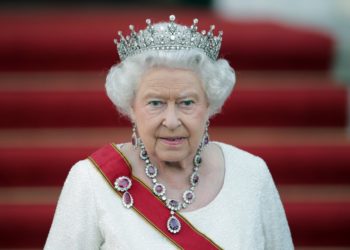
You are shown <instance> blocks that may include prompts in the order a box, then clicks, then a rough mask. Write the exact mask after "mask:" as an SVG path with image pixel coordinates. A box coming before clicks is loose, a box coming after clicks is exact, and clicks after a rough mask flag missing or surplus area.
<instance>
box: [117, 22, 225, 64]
mask: <svg viewBox="0 0 350 250" xmlns="http://www.w3.org/2000/svg"><path fill="white" fill-rule="evenodd" d="M146 24H147V27H146V28H145V29H144V30H140V31H139V32H136V31H135V28H134V26H133V25H130V26H129V28H130V31H131V32H130V35H128V36H126V37H124V36H123V34H122V32H121V31H119V32H118V35H119V36H120V39H119V42H118V40H117V39H114V43H115V44H116V46H117V50H118V54H119V57H120V60H121V61H123V60H125V58H127V57H128V56H132V55H135V54H139V53H141V52H143V51H146V50H184V49H195V48H197V49H201V50H203V51H204V52H205V53H206V54H207V56H208V57H209V58H211V59H212V60H216V59H217V57H218V55H219V50H220V47H221V41H222V34H223V32H222V31H220V32H219V34H218V36H214V33H213V31H214V29H215V26H214V25H211V26H210V29H209V30H208V32H207V31H205V30H203V31H201V32H198V31H197V30H198V26H197V24H198V19H193V24H192V25H191V26H190V27H187V26H180V25H177V24H176V23H175V16H174V15H171V16H169V23H167V26H166V28H164V27H163V26H161V27H160V28H158V29H156V28H155V27H154V26H153V24H152V22H151V20H150V19H147V20H146Z"/></svg>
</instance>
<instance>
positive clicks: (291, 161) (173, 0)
mask: <svg viewBox="0 0 350 250" xmlns="http://www.w3.org/2000/svg"><path fill="white" fill-rule="evenodd" d="M170 14H175V15H176V18H177V22H179V23H183V24H187V25H189V24H190V23H191V22H192V19H193V18H198V19H199V28H200V29H206V30H207V29H208V28H209V26H210V24H215V25H216V30H217V31H218V30H223V31H224V37H223V44H222V50H221V57H224V58H226V59H227V60H229V61H230V64H231V65H232V66H233V67H234V68H235V70H236V74H237V83H236V87H235V90H234V92H233V94H232V96H231V97H230V98H229V100H228V101H227V103H226V104H225V106H224V109H223V112H222V113H221V114H220V115H218V116H216V117H215V118H214V119H213V121H212V122H211V127H210V130H209V132H210V135H211V139H212V140H218V141H223V142H226V143H230V144H233V145H235V146H237V147H240V148H243V149H245V150H248V151H250V152H252V153H254V154H257V155H259V156H261V157H262V158H264V159H265V160H266V162H267V164H268V166H269V168H270V171H271V173H272V175H273V178H274V180H275V182H276V184H277V187H278V190H279V192H280V195H281V198H282V201H283V203H284V206H285V209H286V214H287V217H288V221H289V224H290V227H291V231H292V236H293V239H294V243H295V246H296V249H305V250H311V249H313V250H314V249H318V250H326V249H327V250H328V249H335V250H340V249H350V237H349V235H350V138H349V131H350V130H349V106H350V105H349V84H350V1H348V0H303V1H302V0H294V1H291V0H270V1H264V0H245V1H242V0H129V1H121V0H119V1H118V0H114V1H112V0H104V1H93V0H85V1H79V0H75V1H73V0H72V1H69V3H68V2H62V1H40V0H36V1H35V0H32V1H24V0H22V1H10V0H3V1H2V2H1V3H0V58H1V59H0V117H1V118H0V119H1V122H0V168H1V170H0V249H41V248H42V247H43V245H44V242H45V239H46V237H47V234H48V230H49V227H50V225H51V222H52V217H53V213H54V209H55V205H56V202H57V199H58V196H59V193H60V190H61V187H62V185H63V183H64V179H65V177H66V176H67V174H68V171H69V169H70V168H71V166H72V165H73V164H74V163H75V162H76V161H78V160H80V159H84V158H86V157H87V156H89V154H90V153H92V152H93V151H94V150H95V149H97V148H99V147H101V146H102V145H104V144H106V143H110V142H116V143H121V142H125V141H129V140H130V137H131V128H130V124H129V122H128V121H126V120H124V119H123V118H121V117H119V115H118V114H117V113H116V111H115V109H114V107H113V105H112V103H111V102H110V101H109V100H108V99H107V97H106V95H105V92H104V82H105V77H106V74H107V72H108V70H109V68H110V67H111V66H112V65H113V64H115V63H116V62H118V60H119V58H118V55H117V52H116V48H115V45H114V43H113V39H114V38H115V37H117V31H118V30H122V31H123V33H128V26H129V24H134V25H135V27H136V29H143V28H144V27H145V19H146V18H151V19H152V20H153V22H157V21H162V20H165V21H166V20H168V17H169V15H170Z"/></svg>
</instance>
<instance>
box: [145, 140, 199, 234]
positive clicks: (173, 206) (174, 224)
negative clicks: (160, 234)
mask: <svg viewBox="0 0 350 250" xmlns="http://www.w3.org/2000/svg"><path fill="white" fill-rule="evenodd" d="M140 148H141V151H140V158H141V159H142V160H143V161H144V162H145V173H146V175H147V176H148V177H149V178H150V179H151V181H152V184H153V188H152V189H153V193H154V194H155V195H156V196H158V197H159V198H160V199H161V200H162V201H163V202H164V203H165V205H166V207H167V208H168V209H169V210H170V217H169V219H168V221H167V228H168V231H169V232H171V233H173V234H176V233H178V232H180V230H181V222H180V221H179V219H178V218H176V216H175V212H176V211H180V210H181V209H183V208H186V207H187V206H188V205H189V204H191V203H192V202H193V201H194V199H195V194H194V189H195V187H196V186H197V184H198V182H199V175H198V170H199V167H200V164H201V163H202V158H201V156H200V154H201V152H202V149H203V147H202V146H199V148H198V150H197V152H196V154H195V156H194V158H193V172H192V174H191V176H190V188H189V189H187V190H186V191H185V192H183V195H182V199H183V201H182V202H180V201H177V200H174V199H170V198H168V197H167V196H166V188H165V186H164V184H162V183H160V182H158V180H157V179H156V177H157V175H158V169H157V167H156V166H155V165H153V164H152V163H151V161H150V159H149V157H148V154H147V151H146V149H145V146H144V144H143V143H142V141H140Z"/></svg>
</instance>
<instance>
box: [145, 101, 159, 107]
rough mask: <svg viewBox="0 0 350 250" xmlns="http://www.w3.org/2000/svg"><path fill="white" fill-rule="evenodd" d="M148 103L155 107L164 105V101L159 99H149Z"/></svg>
mask: <svg viewBox="0 0 350 250" xmlns="http://www.w3.org/2000/svg"><path fill="white" fill-rule="evenodd" d="M148 104H149V105H151V106H153V107H159V106H160V105H162V102H161V101H158V100H152V101H149V102H148Z"/></svg>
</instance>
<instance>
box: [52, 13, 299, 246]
mask: <svg viewBox="0 0 350 250" xmlns="http://www.w3.org/2000/svg"><path fill="white" fill-rule="evenodd" d="M197 22H198V21H197V20H196V19H195V20H194V22H193V24H192V25H191V26H190V27H187V26H182V25H179V24H177V23H175V17H174V16H170V20H169V22H167V23H158V24H155V25H153V24H152V23H151V22H150V21H149V20H146V23H147V27H146V29H144V30H141V31H139V32H136V31H135V30H134V28H133V26H130V29H131V34H130V36H127V37H126V38H124V37H123V35H122V34H121V32H120V33H119V35H120V37H121V38H120V40H119V41H116V44H117V49H118V52H119V55H120V59H121V61H122V62H121V63H119V64H118V65H116V66H114V67H112V69H111V70H110V72H109V74H108V77H107V83H106V89H107V94H108V96H109V98H110V99H111V100H112V102H113V103H114V104H115V105H116V107H117V108H118V110H119V112H120V113H121V114H123V115H125V116H127V117H128V118H129V119H130V121H131V123H132V130H131V142H130V143H124V144H111V145H107V146H105V147H103V148H101V149H100V150H98V151H96V152H95V153H93V154H92V155H91V157H89V159H86V160H83V161H80V162H78V163H77V164H76V165H75V166H74V167H73V168H72V170H71V171H70V173H69V176H68V178H67V180H66V182H65V185H64V188H63V190H62V193H61V196H60V199H59V202H58V206H57V210H56V214H55V217H54V221H53V224H52V227H51V230H50V233H49V236H48V239H47V242H46V246H45V248H46V249H85V250H86V249H176V248H180V249H254V250H256V249H283V250H288V249H293V244H292V240H291V236H290V232H289V228H288V223H287V220H286V217H285V213H284V210H283V207H282V204H281V201H280V198H279V195H278V192H277V190H276V187H275V185H274V183H273V180H272V178H271V175H270V173H269V171H268V169H267V166H266V164H265V163H264V161H263V160H262V159H260V158H258V157H256V156H254V155H251V154H249V153H247V152H245V151H242V150H240V149H238V148H235V147H233V146H231V145H227V144H224V143H220V142H209V134H208V126H209V119H210V118H211V117H212V116H213V115H215V114H216V113H218V112H219V111H220V109H221V107H222V105H223V104H224V102H225V100H226V98H227V97H228V96H229V95H230V93H231V91H232V88H233V85H234V83H235V74H234V71H233V70H232V68H231V67H230V66H229V64H228V62H227V61H226V60H224V59H219V60H217V56H218V54H219V49H220V46H221V35H222V32H220V33H219V35H218V36H215V35H214V33H213V30H214V26H212V27H211V28H210V30H209V31H208V32H201V33H200V32H197Z"/></svg>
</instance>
